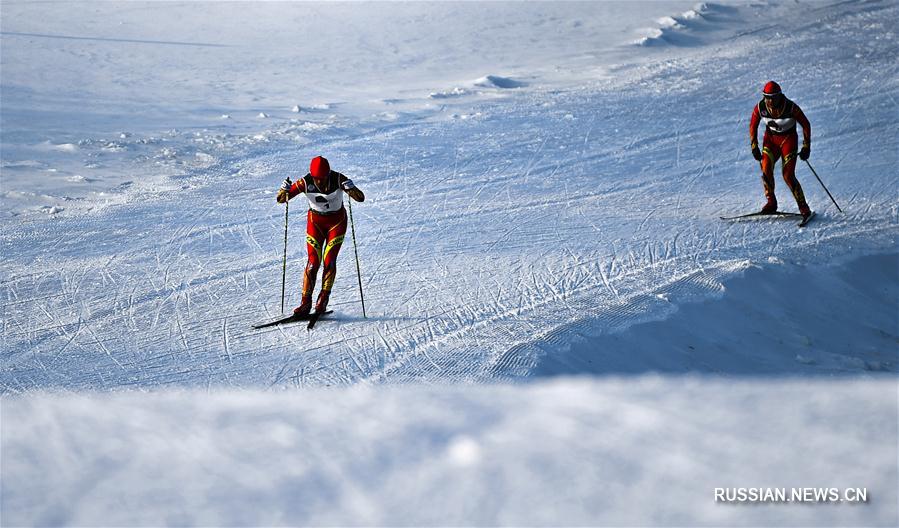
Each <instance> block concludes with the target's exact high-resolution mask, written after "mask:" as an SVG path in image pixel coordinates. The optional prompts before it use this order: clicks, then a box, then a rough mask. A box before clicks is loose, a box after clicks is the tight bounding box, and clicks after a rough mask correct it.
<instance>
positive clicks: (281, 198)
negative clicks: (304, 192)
mask: <svg viewBox="0 0 899 528" xmlns="http://www.w3.org/2000/svg"><path fill="white" fill-rule="evenodd" d="M291 185H293V183H292V182H291V181H290V178H284V181H283V182H281V188H280V189H278V197H277V198H276V200H278V203H284V202H286V201H287V200H288V199H289V198H290V195H289V192H290V186H291Z"/></svg>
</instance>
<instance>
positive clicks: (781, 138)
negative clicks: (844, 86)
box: [749, 81, 812, 218]
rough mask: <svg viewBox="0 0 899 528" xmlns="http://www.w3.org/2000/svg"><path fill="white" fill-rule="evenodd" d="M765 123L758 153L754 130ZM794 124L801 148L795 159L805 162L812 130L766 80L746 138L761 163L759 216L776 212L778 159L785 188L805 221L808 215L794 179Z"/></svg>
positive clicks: (803, 197)
mask: <svg viewBox="0 0 899 528" xmlns="http://www.w3.org/2000/svg"><path fill="white" fill-rule="evenodd" d="M762 122H764V123H765V136H764V138H763V140H762V150H759V142H758V127H759V123H762ZM796 123H799V124H800V125H802V149H801V150H799V159H801V160H807V159H808V157H809V153H810V150H811V141H812V127H811V124H809V122H808V119H807V118H806V117H805V114H804V113H802V109H801V108H799V105H797V104H796V103H794V102H793V101H790V100H789V99H787V98H786V97H784V94H783V92H782V91H781V89H780V85H778V84H777V83H776V82H774V81H768V83H767V84H765V87H764V89H763V90H762V100H761V101H759V103H758V104H757V105H755V108H754V109H753V110H752V119H751V120H750V121H749V139H750V141H751V146H752V155H753V157H755V159H756V160H758V161H760V162H761V164H762V184H763V185H764V187H765V198H767V200H768V201H767V203H765V206H764V207H762V212H763V213H773V212H775V211H777V197H776V196H775V195H774V164H775V163H777V160H778V159H781V158H782V159H783V162H782V166H783V178H784V181H786V182H787V187H789V188H790V192H792V193H793V198H795V199H796V204H797V205H798V206H799V212H800V213H801V214H802V216H803V217H805V218H807V217H808V216H809V215H811V210H810V209H809V207H808V203H806V201H805V195H804V194H803V193H802V186H801V185H799V180H797V179H796V147H797V144H798V141H799V139H798V136H797V134H796Z"/></svg>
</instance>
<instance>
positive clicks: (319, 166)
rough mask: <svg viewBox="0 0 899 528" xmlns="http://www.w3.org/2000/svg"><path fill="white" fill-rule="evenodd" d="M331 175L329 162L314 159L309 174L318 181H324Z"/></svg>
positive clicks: (318, 157)
mask: <svg viewBox="0 0 899 528" xmlns="http://www.w3.org/2000/svg"><path fill="white" fill-rule="evenodd" d="M330 173H331V165H330V164H329V163H328V160H327V159H325V158H323V157H321V156H316V157H314V158H312V163H310V164H309V174H311V175H312V177H313V178H315V179H316V180H321V179H324V178H326V177H327V176H328V174H330Z"/></svg>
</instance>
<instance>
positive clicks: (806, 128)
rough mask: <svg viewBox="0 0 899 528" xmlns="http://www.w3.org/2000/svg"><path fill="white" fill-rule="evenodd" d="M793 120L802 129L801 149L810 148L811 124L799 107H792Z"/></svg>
mask: <svg viewBox="0 0 899 528" xmlns="http://www.w3.org/2000/svg"><path fill="white" fill-rule="evenodd" d="M793 119H795V120H796V121H797V122H798V123H799V125H800V126H801V127H802V147H803V148H805V147H809V148H811V146H812V124H811V123H809V122H808V118H807V117H805V113H804V112H803V111H802V109H801V108H799V105H795V104H794V105H793Z"/></svg>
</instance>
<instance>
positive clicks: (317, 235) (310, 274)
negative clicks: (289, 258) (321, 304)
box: [303, 211, 325, 303]
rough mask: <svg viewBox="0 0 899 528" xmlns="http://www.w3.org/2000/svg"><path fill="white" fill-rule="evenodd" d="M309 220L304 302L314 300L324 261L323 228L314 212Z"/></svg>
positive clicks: (304, 274)
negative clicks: (320, 269) (313, 295)
mask: <svg viewBox="0 0 899 528" xmlns="http://www.w3.org/2000/svg"><path fill="white" fill-rule="evenodd" d="M308 214H309V220H308V221H307V223H306V253H307V255H308V260H307V261H306V269H305V271H304V272H303V301H304V303H305V301H306V300H307V299H309V300H310V302H311V299H312V293H313V292H314V290H315V281H316V279H317V278H318V268H319V266H320V265H321V261H322V244H323V243H324V241H325V235H324V234H323V233H322V232H321V227H320V226H319V225H318V224H317V223H316V221H315V217H314V216H313V214H312V211H310V212H309V213H308Z"/></svg>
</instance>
